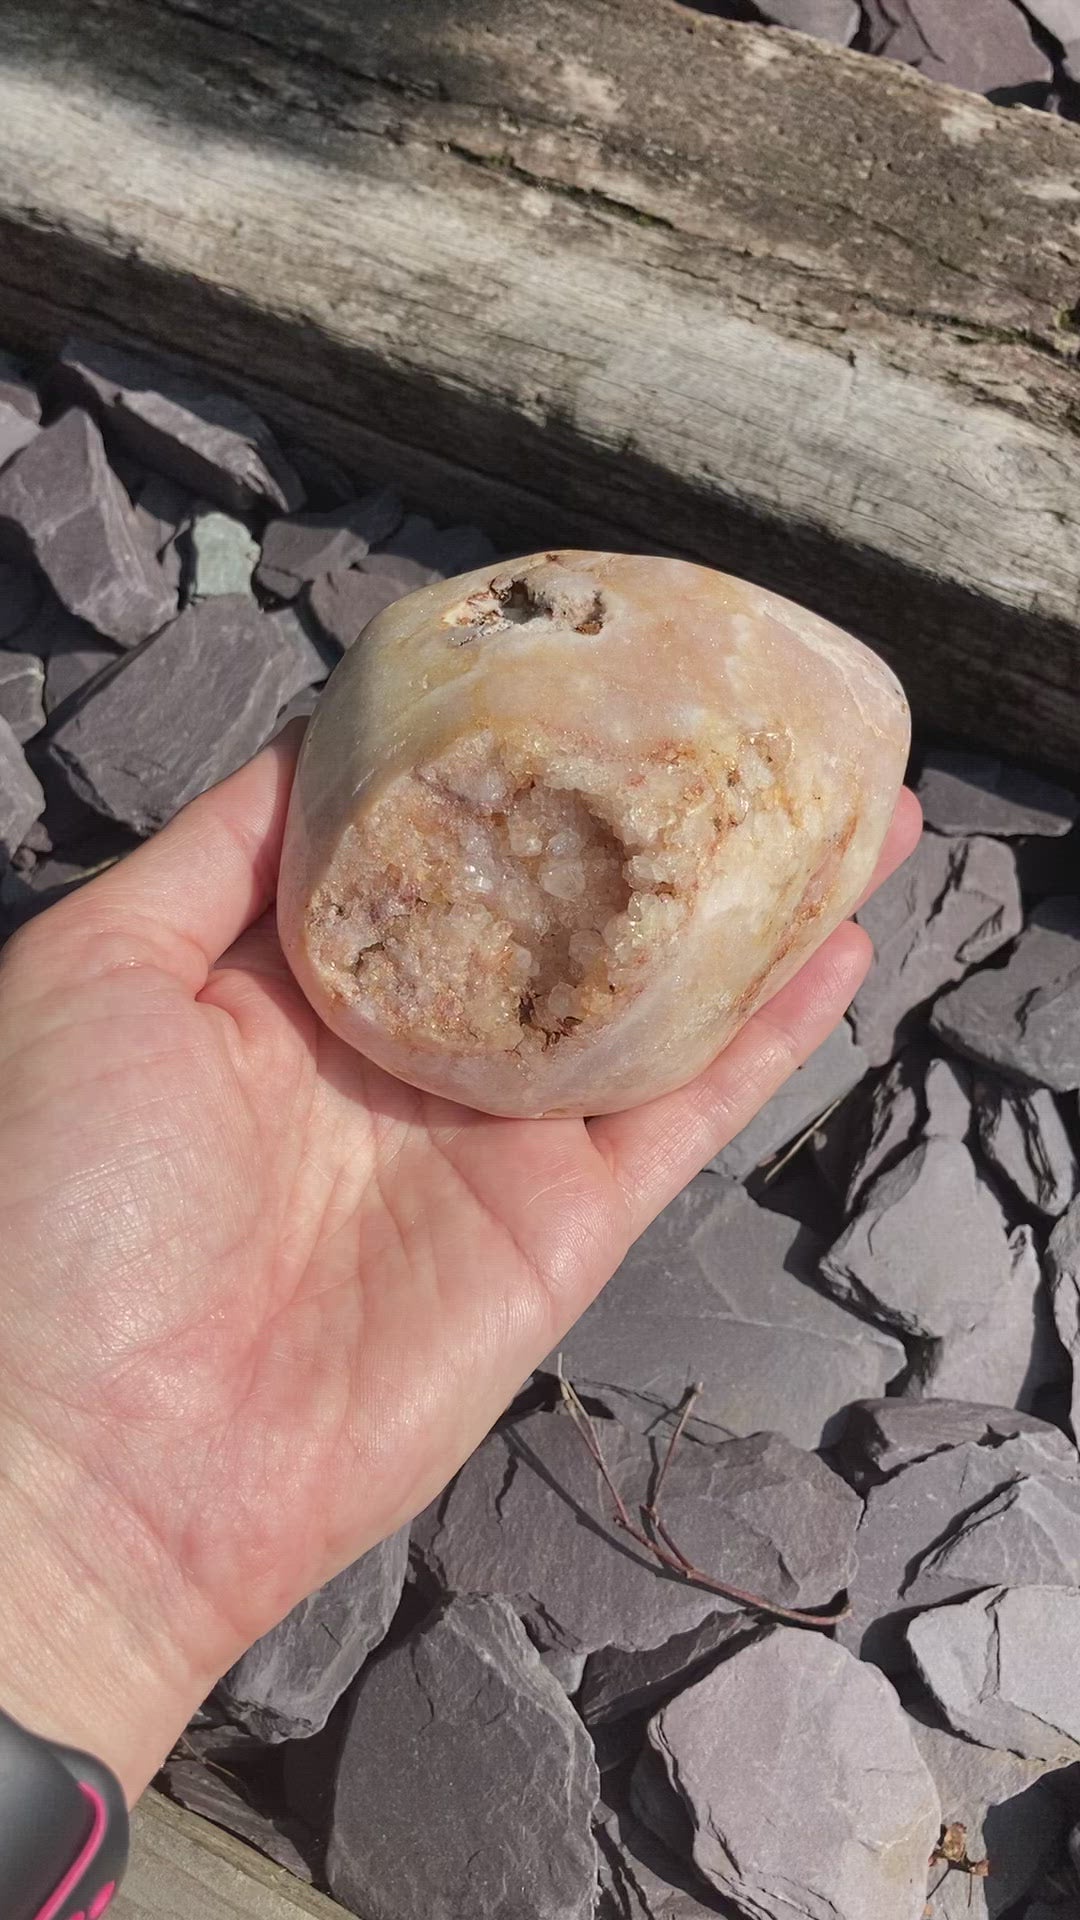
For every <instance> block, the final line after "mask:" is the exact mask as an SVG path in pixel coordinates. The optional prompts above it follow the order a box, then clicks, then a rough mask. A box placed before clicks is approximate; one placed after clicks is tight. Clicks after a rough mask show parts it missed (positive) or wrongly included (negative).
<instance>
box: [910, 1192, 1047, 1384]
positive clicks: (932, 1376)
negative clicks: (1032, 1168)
mask: <svg viewBox="0 0 1080 1920" xmlns="http://www.w3.org/2000/svg"><path fill="white" fill-rule="evenodd" d="M1009 1262H1010V1269H1011V1270H1010V1274H1009V1278H1008V1281H1007V1282H1006V1283H1005V1284H1003V1285H1002V1287H1001V1289H1000V1291H999V1293H998V1294H997V1297H996V1298H995V1300H994V1303H993V1306H992V1309H991V1311H990V1312H989V1313H988V1314H987V1315H986V1316H985V1318H984V1319H982V1320H980V1321H979V1322H978V1323H977V1324H976V1325H975V1326H973V1327H967V1328H961V1329H954V1330H953V1331H952V1332H951V1333H950V1334H949V1336H948V1338H947V1339H946V1340H944V1341H937V1342H934V1343H932V1344H931V1345H930V1346H929V1347H928V1348H925V1349H923V1351H922V1352H921V1353H920V1354H919V1355H918V1357H917V1359H916V1362H915V1372H914V1376H913V1378H912V1380H911V1381H910V1382H909V1384H908V1387H907V1388H906V1391H908V1392H910V1393H923V1392H926V1393H933V1394H935V1395H940V1396H941V1397H943V1398H946V1399H950V1400H984V1401H990V1402H994V1403H996V1404H998V1405H1000V1406H1009V1407H1023V1408H1025V1409H1027V1410H1030V1409H1031V1408H1032V1407H1034V1406H1036V1405H1037V1404H1038V1401H1039V1396H1040V1395H1041V1393H1042V1392H1043V1390H1044V1389H1045V1388H1046V1387H1048V1386H1054V1385H1057V1384H1058V1383H1059V1382H1063V1381H1064V1380H1065V1379H1066V1377H1067V1374H1068V1363H1067V1361H1066V1356H1065V1353H1064V1351H1063V1349H1062V1346H1061V1342H1060V1341H1059V1339H1058V1337H1057V1334H1056V1331H1055V1328H1054V1317H1053V1312H1052V1308H1051V1304H1050V1294H1049V1289H1048V1287H1047V1285H1046V1282H1045V1279H1044V1276H1043V1272H1042V1266H1041V1264H1040V1261H1039V1254H1038V1249H1037V1248H1036V1246H1035V1240H1034V1235H1033V1233H1032V1230H1031V1228H1030V1227H1017V1228H1015V1229H1014V1231H1013V1232H1012V1233H1011V1234H1010V1235H1009Z"/></svg>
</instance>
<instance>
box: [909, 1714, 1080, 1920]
mask: <svg viewBox="0 0 1080 1920" xmlns="http://www.w3.org/2000/svg"><path fill="white" fill-rule="evenodd" d="M911 1731H912V1734H913V1735H914V1739H915V1745H916V1746H917V1747H918V1749H919V1752H920V1753H921V1755H922V1757H923V1759H924V1760H925V1762H926V1765H927V1766H928V1768H929V1769H930V1774H931V1777H932V1778H933V1781H934V1785H935V1786H936V1787H937V1790H938V1798H939V1800H940V1802H941V1824H942V1826H943V1827H951V1826H954V1825H960V1826H963V1827H964V1828H966V1830H967V1838H966V1848H967V1855H968V1859H969V1860H989V1862H990V1873H989V1876H988V1877H986V1878H982V1877H980V1876H977V1875H976V1876H974V1877H973V1876H972V1875H970V1874H965V1873H961V1872H958V1871H956V1870H955V1869H952V1870H949V1871H946V1870H945V1869H944V1868H943V1867H942V1865H941V1864H940V1863H938V1864H936V1865H935V1866H933V1867H932V1868H931V1870H930V1894H931V1901H930V1905H931V1912H932V1920H998V1915H999V1914H1003V1913H1005V1912H1006V1910H1007V1909H1009V1908H1011V1907H1012V1906H1013V1905H1014V1904H1015V1902H1016V1901H1017V1900H1019V1899H1020V1898H1021V1897H1022V1896H1023V1895H1024V1894H1025V1893H1027V1891H1028V1889H1029V1888H1030V1887H1032V1886H1034V1884H1035V1882H1036V1881H1037V1879H1038V1878H1039V1875H1040V1873H1042V1871H1043V1870H1044V1868H1046V1867H1047V1866H1048V1865H1049V1864H1050V1863H1051V1861H1053V1860H1054V1858H1055V1856H1056V1854H1057V1853H1058V1851H1059V1849H1060V1846H1061V1841H1062V1838H1063V1836H1064V1831H1065V1809H1064V1807H1063V1806H1062V1803H1061V1800H1060V1798H1059V1797H1058V1795H1057V1794H1056V1793H1055V1792H1054V1791H1053V1785H1052V1782H1051V1781H1049V1780H1045V1779H1044V1778H1043V1776H1044V1774H1045V1767H1044V1766H1043V1763H1042V1762H1041V1761H1035V1760H1021V1759H1020V1758H1019V1757H1018V1756H1017V1755H1016V1754H1014V1753H1000V1752H997V1751H996V1750H995V1749H993V1748H991V1747H980V1746H977V1745H976V1744H975V1743H974V1742H973V1741H971V1740H962V1739H959V1738H958V1737H957V1735H956V1734H954V1733H949V1732H947V1731H946V1730H945V1728H943V1727H941V1728H939V1727H937V1726H934V1725H930V1724H928V1723H927V1722H925V1721H924V1720H922V1719H919V1718H916V1717H911Z"/></svg>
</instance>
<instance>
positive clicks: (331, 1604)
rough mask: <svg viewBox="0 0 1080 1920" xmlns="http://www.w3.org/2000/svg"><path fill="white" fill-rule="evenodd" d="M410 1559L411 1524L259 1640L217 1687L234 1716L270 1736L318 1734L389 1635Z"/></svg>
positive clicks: (274, 1738) (265, 1737) (269, 1738)
mask: <svg viewBox="0 0 1080 1920" xmlns="http://www.w3.org/2000/svg"><path fill="white" fill-rule="evenodd" d="M408 1559H409V1535H408V1529H407V1528H406V1529H404V1530H403V1531H402V1532H399V1533H394V1534H391V1536H390V1538H389V1539H388V1540H383V1541H381V1542H380V1544H379V1545H378V1546H375V1547H372V1548H371V1550H370V1551H369V1552H368V1553H365V1554H363V1555H362V1556H361V1558H360V1559H359V1560H355V1561H354V1562H353V1564H352V1565H351V1566H349V1567H346V1568H345V1569H344V1570H343V1571H342V1572H341V1573H339V1574H337V1575H336V1576H335V1578H334V1579H333V1580H329V1581H327V1583H326V1585H325V1586H323V1587H320V1588H319V1590H318V1592H317V1593H313V1594H311V1595H309V1597H308V1598H307V1599H306V1600H302V1601H301V1602H300V1604H299V1606H296V1607H294V1608H293V1610H292V1612H291V1613H289V1614H287V1615H286V1617H285V1619H284V1620H282V1621H281V1622H280V1623H279V1625H278V1626H276V1627H273V1628H271V1630H270V1632H269V1633H265V1634H263V1636H262V1638H261V1639H260V1640H256V1642H255V1644H254V1646H253V1647H249V1649H248V1651H247V1653H245V1654H244V1655H243V1656H242V1658H241V1659H240V1660H238V1661H237V1662H236V1665H235V1666H233V1667H231V1668H230V1669H229V1671H228V1673H227V1674H226V1675H225V1678H224V1679H223V1680H222V1681H221V1683H220V1685H219V1686H218V1689H217V1694H218V1698H219V1699H220V1701H221V1703H222V1705H223V1706H224V1708H225V1711H226V1712H227V1713H228V1715H229V1717H230V1719H232V1720H234V1721H236V1722H238V1724H239V1725H240V1726H242V1727H248V1728H250V1730H251V1732H252V1733H256V1734H258V1736H259V1738H260V1739H261V1740H265V1741H267V1742H270V1743H274V1742H277V1741H279V1740H297V1739H300V1740H303V1739H307V1738H308V1737H309V1736H310V1735H311V1734H313V1733H318V1732H319V1731H320V1730H321V1728H323V1727H324V1726H325V1725H326V1722H327V1720H328V1718H329V1716H330V1713H331V1712H332V1710H333V1708H334V1707H335V1706H336V1704H337V1702H338V1700H339V1699H340V1698H341V1695H342V1694H343V1693H344V1691H345V1689H346V1687H348V1686H351V1685H352V1682H353V1681H354V1680H355V1678H356V1675H357V1674H358V1673H359V1671H360V1668H361V1667H362V1666H363V1664H364V1661H365V1660H366V1659H367V1657H368V1654H369V1653H371V1651H372V1650H373V1648H375V1647H377V1646H378V1645H379V1642H380V1641H381V1640H382V1639H383V1638H384V1637H385V1634H386V1631H387V1628H388V1627H389V1625H390V1622H391V1620H392V1619H393V1617H394V1614H395V1612H396V1610H397V1604H398V1601H399V1600H400V1599H401V1592H402V1588H403V1587H404V1584H405V1571H406V1568H407V1566H408Z"/></svg>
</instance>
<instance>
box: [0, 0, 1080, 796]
mask: <svg viewBox="0 0 1080 1920" xmlns="http://www.w3.org/2000/svg"><path fill="white" fill-rule="evenodd" d="M11 14H12V18H11V19H10V21H8V22H6V23H5V56H6V57H5V70H4V73H3V75H2V76H0V242H2V245H3V252H2V256H0V291H2V304H0V331H4V332H6V333H7V334H9V335H11V336H17V337H18V338H19V339H21V341H22V342H23V343H25V344H27V345H30V346H34V345H40V344H41V343H42V342H43V341H50V342H52V341H55V340H57V339H58V338H60V337H61V336H62V335H63V334H65V333H66V332H68V331H69V330H70V329H72V328H81V329H84V330H87V331H93V332H95V333H97V334H99V335H101V334H104V335H106V336H109V337H124V336H130V335H137V336H141V337H144V338H146V339H148V340H150V341H152V342H154V343H156V344H157V345H159V346H162V347H165V348H167V349H172V350H174V351H177V352H179V353H181V354H185V355H188V356H193V357H195V358H198V359H201V360H202V361H203V362H204V363H206V364H207V365H209V366H210V367H212V368H213V369H214V370H215V372H216V374H218V375H219V376H220V377H222V378H223V379H224V380H225V381H226V382H227V383H229V384H231V385H233V386H234V387H236V388H237V389H239V390H241V391H244V392H246V393H247V394H248V395H249V396H250V397H252V398H254V399H255V400H256V401H257V402H259V403H261V404H263V405H264V406H265V407H267V408H268V410H269V411H270V412H271V413H272V414H273V415H274V417H275V418H276V419H277V420H278V421H279V422H281V423H282V424H283V426H284V427H285V428H286V429H288V430H290V431H295V432H301V433H303V434H304V435H305V436H306V437H307V438H308V439H309V440H311V441H313V442H315V443H316V444H318V445H320V446H323V447H324V448H326V449H327V450H328V451H332V452H335V453H336V454H337V455H338V456H339V457H341V458H344V459H345V460H346V461H348V462H349V463H350V464H351V465H352V466H353V467H354V468H355V469H357V470H358V471H363V472H367V473H371V474H373V475H375V474H379V475H382V474H393V475H394V476H396V477H397V478H398V479H399V480H400V481H401V482H402V483H403V484H404V485H405V486H406V487H407V488H408V489H409V490H410V491H411V492H412V493H413V495H414V496H415V497H417V498H419V499H420V500H421V501H427V502H428V503H429V504H430V505H431V506H433V507H435V508H441V509H442V511H443V513H444V515H445V514H446V513H447V512H448V511H453V512H454V513H456V514H457V515H458V516H464V515H470V516H473V517H476V518H479V519H481V520H482V521H484V522H485V523H486V524H488V525H490V526H492V527H494V529H495V530H496V531H497V532H499V533H500V534H501V535H502V536H503V538H504V539H506V540H507V541H508V542H511V543H520V542H522V541H527V542H532V541H536V542H537V543H540V542H549V541H552V540H566V539H570V540H582V541H586V542H588V543H589V544H616V545H621V546H628V547H634V548H638V549H641V548H646V549H654V550H675V551H679V552H684V553H688V554H690V555H692V556H694V557H698V558H701V559H704V560H706V561H708V562H710V563H712V564H715V565H719V566H723V567H727V568H729V569H731V570H732V571H735V572H738V573H742V574H745V575H747V576H748V577H750V578H753V579H756V580H760V581H763V582H764V583H766V584H768V585H771V586H773V587H774V588H775V589H776V590H777V591H781V592H785V593H789V594H791V595H793V596H794V597H795V598H797V599H801V600H803V601H805V602H806V603H808V604H810V605H812V606H814V607H816V608H818V609H819V610H820V611H822V612H824V613H826V614H828V615H829V616H831V617H832V618H834V619H837V620H839V621H840V622H841V623H842V624H844V625H847V626H849V627H851V628H852V629H853V630H855V631H856V632H859V633H861V634H862V635H863V636H864V637H865V638H867V639H868V640H870V641H871V643H872V644H874V645H876V646H879V647H880V648H881V649H882V650H883V651H885V652H886V653H887V654H888V655H889V656H890V657H891V658H892V659H893V660H894V662H895V663H896V664H897V665H898V666H899V668H900V670H901V672H902V674H903V677H904V679H905V682H906V684H907V685H908V688H909V690H910V692H911V694H912V696H913V699H914V702H915V704H916V707H917V710H918V712H919V714H920V717H921V718H922V719H923V721H924V723H926V724H928V725H929V726H930V727H931V728H934V727H936V728H939V729H942V730H944V731H947V732H950V733H959V734H964V735H967V736H969V737H970V738H972V739H973V740H977V741H981V742H989V743H993V744H996V745H999V746H1003V747H1008V748H1010V749H1012V750H1013V751H1015V752H1018V753H1020V754H1022V755H1027V756H1030V757H1033V758H1037V759H1042V760H1048V761H1051V762H1053V763H1056V764H1058V765H1061V766H1064V767H1072V766H1074V764H1075V762H1076V759H1077V755H1078V751H1080V447H1078V444H1077V438H1076V423H1077V420H1078V419H1080V410H1078V403H1080V388H1078V383H1077V348H1078V344H1080V331H1078V328H1080V128H1077V127H1074V126H1071V125H1066V124H1064V123H1062V122H1059V121H1057V120H1054V119H1052V118H1051V117H1049V116H1046V115H1038V114H1034V113H1029V112H1026V111H1024V110H1012V111H1006V110H1004V109H997V108H994V107H991V106H989V105H988V104H987V103H985V102H984V101H982V100H980V99H976V98H974V97H970V96H967V95H963V94H959V93H955V92H953V91H952V90H950V89H947V88H941V87H936V86H934V85H932V84H930V83H928V82H925V81H922V80H921V79H920V78H919V77H918V76H917V75H915V74H913V73H911V72H909V71H907V70H906V69H903V68H900V67H896V66H893V65H891V64H890V63H888V62H884V61H872V60H868V59H865V58H864V57H862V56H860V55H855V54H850V53H847V52H843V51H840V50H838V49H836V48H833V47H828V46H825V45H822V44H818V43H816V42H812V41H810V40H808V39H805V38H803V37H801V36H799V35H793V34H785V33H780V32H777V31H773V30H764V29H757V28H750V27H737V26H731V25H729V24H727V23H724V22H720V21H716V20H713V19H711V18H708V17H705V16H702V15H699V14H696V13H695V12H693V10H692V9H690V8H688V7H686V6H684V5H681V4H679V3H678V0H587V4H586V3H585V0H410V5H409V6H408V7H400V8H387V7H385V6H384V5H383V4H382V0H288V4H286V3H285V0H260V4H259V5H258V6H255V5H253V4H252V0H215V4H214V5H213V6H211V4H210V0H91V3H90V4H87V0H49V3H48V4H46V5H43V6H41V7H39V8H36V9H22V8H16V7H12V8H11Z"/></svg>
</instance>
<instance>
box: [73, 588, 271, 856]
mask: <svg viewBox="0 0 1080 1920" xmlns="http://www.w3.org/2000/svg"><path fill="white" fill-rule="evenodd" d="M295 664H296V648H295V645H294V644H293V642H292V641H291V640H290V639H289V638H288V636H287V635H286V634H285V633H284V632H283V630H282V629H281V628H280V627H279V626H278V625H277V623H276V622H275V621H273V620H272V619H270V618H268V617H266V616H265V615H263V614H261V613H260V612H259V611H258V609H257V608H256V607H255V606H254V605H253V603H252V602H251V601H250V600H247V599H244V598H241V597H240V596H238V595H237V596H233V595H222V596H221V597H220V598H218V599H214V600H204V601H201V602H200V603H199V604H198V605H197V606H194V607H189V608H188V610H187V612H186V613H182V614H181V615H180V616H179V618H178V619H176V620H174V621H173V622H172V623H171V625H170V626H168V627H166V628H165V629H164V631H163V632H161V633H159V634H157V635H155V637H154V638H153V639H152V640H149V641H147V643H146V644H145V646H142V647H140V648H139V649H138V650H137V651H136V652H135V653H132V654H129V655H128V656H127V657H126V658H125V659H123V660H121V661H120V663H119V665H118V666H117V668H116V669H115V670H114V671H113V672H112V673H110V674H107V675H103V676H99V677H98V678H97V679H96V680H95V681H94V683H93V685H92V687H90V688H89V689H88V690H87V692H86V695H85V697H84V698H83V699H82V700H80V701H79V703H78V705H77V707H76V709H75V711H74V712H72V713H71V714H70V715H69V716H68V717H67V718H65V719H64V720H62V721H61V723H60V724H59V725H58V726H57V727H56V730H55V732H54V733H53V735H52V737H51V740H50V742H49V747H48V758H49V760H50V761H51V763H52V764H53V766H54V767H55V768H56V770H57V772H58V773H59V774H61V775H63V776H65V777H66V779H67V781H68V782H69V784H70V786H71V787H72V789H73V790H74V792H75V793H76V794H77V795H78V797H79V798H80V799H81V800H84V801H85V802H86V803H87V805H89V806H91V807H93V808H94V809H95V811H96V812H98V813H99V814H103V815H105V817H106V818H108V819H113V820H118V821H121V822H122V823H123V824H125V825H126V826H129V827H130V828H131V829H132V830H133V831H134V832H135V833H151V832H153V830H154V829H155V828H157V827H160V826H163V825H164V823H165V821H166V820H169V819H171V818H172V816H173V814H174V813H176V812H177V810H178V809H179V808H180V807H182V806H184V805H185V803H186V802H187V801H188V800H193V799H194V798H195V796H196V794H199V793H202V792H204V791H205V789H206V788H207V787H209V786H213V785H214V783H215V782H216V781H218V780H221V779H223V778H224V777H225V775H226V774H228V773H232V772H234V771H235V769H236V768H237V767H239V766H242V765H243V763H244V762H245V761H246V760H248V759H250V757H251V755H252V754H253V753H255V752H256V751H257V750H258V748H259V747H261V746H262V744H263V742H264V741H265V740H266V739H267V737H268V735H269V734H270V733H271V731H272V729H273V726H274V722H275V720H276V718H277V714H278V712H279V710H280V708H281V705H282V689H283V688H284V687H285V686H286V684H289V682H290V676H291V675H292V676H294V675H295Z"/></svg>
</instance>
